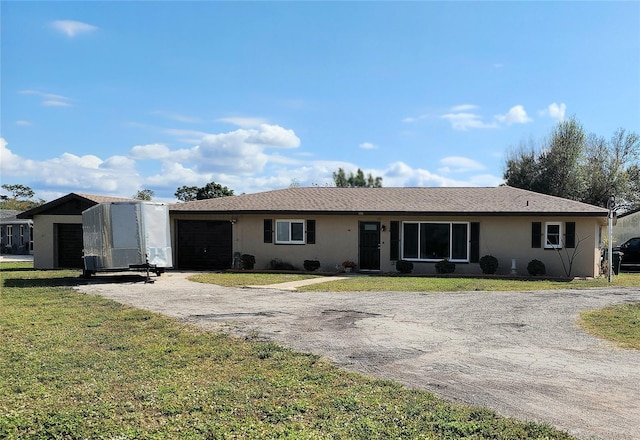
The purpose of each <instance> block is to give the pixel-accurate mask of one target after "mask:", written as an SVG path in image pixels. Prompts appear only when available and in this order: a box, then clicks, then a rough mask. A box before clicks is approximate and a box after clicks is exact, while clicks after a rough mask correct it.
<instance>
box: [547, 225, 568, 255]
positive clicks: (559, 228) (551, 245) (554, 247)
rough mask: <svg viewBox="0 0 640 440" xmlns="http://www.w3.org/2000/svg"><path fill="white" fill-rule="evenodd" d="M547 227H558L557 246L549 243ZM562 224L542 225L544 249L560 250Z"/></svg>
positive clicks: (561, 244)
mask: <svg viewBox="0 0 640 440" xmlns="http://www.w3.org/2000/svg"><path fill="white" fill-rule="evenodd" d="M549 226H558V244H553V243H549V235H551V234H549ZM563 244H564V243H563V242H562V222H545V224H544V248H545V249H562V246H563Z"/></svg>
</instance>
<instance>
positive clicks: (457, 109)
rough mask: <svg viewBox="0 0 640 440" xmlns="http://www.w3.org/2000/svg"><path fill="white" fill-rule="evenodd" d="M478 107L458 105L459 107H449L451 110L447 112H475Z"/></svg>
mask: <svg viewBox="0 0 640 440" xmlns="http://www.w3.org/2000/svg"><path fill="white" fill-rule="evenodd" d="M477 108H478V106H477V105H475V104H459V105H454V106H453V107H451V109H450V110H449V111H450V112H454V113H458V112H468V111H471V110H475V109H477Z"/></svg>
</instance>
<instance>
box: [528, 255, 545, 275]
mask: <svg viewBox="0 0 640 440" xmlns="http://www.w3.org/2000/svg"><path fill="white" fill-rule="evenodd" d="M527 272H529V275H533V276H538V275H545V274H546V273H547V268H546V267H545V265H544V263H543V262H542V261H540V260H536V259H533V260H531V261H529V264H527Z"/></svg>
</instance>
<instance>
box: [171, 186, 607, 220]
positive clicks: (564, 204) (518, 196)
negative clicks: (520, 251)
mask: <svg viewBox="0 0 640 440" xmlns="http://www.w3.org/2000/svg"><path fill="white" fill-rule="evenodd" d="M169 209H170V211H172V212H200V213H203V212H212V213H220V212H235V213H267V212H280V213H334V214H352V213H366V214H382V213H406V214H413V213H416V214H417V213H420V214H425V213H429V214H447V215H461V214H462V215H468V214H477V215H534V214H539V215H556V214H558V215H568V214H571V215H578V216H598V217H601V216H606V215H607V210H606V209H604V208H599V207H597V206H592V205H588V204H586V203H581V202H576V201H573V200H568V199H563V198H560V197H554V196H549V195H545V194H539V193H535V192H532V191H527V190H523V189H518V188H512V187H509V186H499V187H491V188H480V187H473V188H469V187H466V188H464V187H447V188H441V187H428V188H335V187H311V188H300V187H298V188H287V189H281V190H274V191H266V192H262V193H255V194H243V195H239V196H230V197H222V198H216V199H207V200H197V201H192V202H184V203H177V204H173V205H171V206H170V207H169Z"/></svg>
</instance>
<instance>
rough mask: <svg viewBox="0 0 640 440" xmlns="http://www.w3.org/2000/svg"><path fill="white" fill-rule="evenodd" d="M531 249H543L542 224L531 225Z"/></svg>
mask: <svg viewBox="0 0 640 440" xmlns="http://www.w3.org/2000/svg"><path fill="white" fill-rule="evenodd" d="M531 247H532V248H541V247H542V223H541V222H533V223H531Z"/></svg>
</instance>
